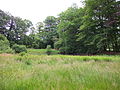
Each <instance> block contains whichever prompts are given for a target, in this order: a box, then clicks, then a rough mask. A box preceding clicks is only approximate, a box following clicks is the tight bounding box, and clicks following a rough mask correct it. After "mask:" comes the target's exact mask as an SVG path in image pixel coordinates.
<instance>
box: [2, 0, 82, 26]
mask: <svg viewBox="0 0 120 90" xmlns="http://www.w3.org/2000/svg"><path fill="white" fill-rule="evenodd" d="M0 3H1V5H0V9H2V10H4V11H9V12H10V13H11V14H12V15H14V16H19V17H21V18H24V19H29V20H31V21H32V22H33V23H34V24H35V23H37V22H39V21H43V20H44V19H45V18H46V17H47V16H51V15H52V16H57V15H58V14H59V13H60V12H62V11H64V10H66V9H67V8H68V7H70V6H71V5H72V4H73V3H77V4H78V5H79V6H81V5H82V4H81V2H80V0H0Z"/></svg>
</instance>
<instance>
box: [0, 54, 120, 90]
mask: <svg viewBox="0 0 120 90" xmlns="http://www.w3.org/2000/svg"><path fill="white" fill-rule="evenodd" d="M119 59H120V56H69V55H52V56H47V55H40V56H38V55H28V54H27V55H24V56H19V55H12V56H0V90H120V85H119V84H120V60H119Z"/></svg>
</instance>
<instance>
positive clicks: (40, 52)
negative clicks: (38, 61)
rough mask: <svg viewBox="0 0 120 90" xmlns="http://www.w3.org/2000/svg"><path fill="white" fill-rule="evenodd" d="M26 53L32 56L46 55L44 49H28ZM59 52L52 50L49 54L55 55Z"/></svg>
mask: <svg viewBox="0 0 120 90" xmlns="http://www.w3.org/2000/svg"><path fill="white" fill-rule="evenodd" d="M28 53H29V54H32V55H46V54H47V53H46V49H28ZM58 53H59V51H57V50H55V49H52V50H51V54H52V55H56V54H58Z"/></svg>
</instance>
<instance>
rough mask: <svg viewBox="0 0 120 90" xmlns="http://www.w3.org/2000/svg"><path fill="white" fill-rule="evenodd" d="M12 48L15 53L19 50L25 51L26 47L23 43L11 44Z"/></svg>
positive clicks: (19, 51)
mask: <svg viewBox="0 0 120 90" xmlns="http://www.w3.org/2000/svg"><path fill="white" fill-rule="evenodd" d="M12 49H13V50H14V51H15V53H21V52H27V49H26V47H25V46H24V45H17V44H15V45H13V47H12Z"/></svg>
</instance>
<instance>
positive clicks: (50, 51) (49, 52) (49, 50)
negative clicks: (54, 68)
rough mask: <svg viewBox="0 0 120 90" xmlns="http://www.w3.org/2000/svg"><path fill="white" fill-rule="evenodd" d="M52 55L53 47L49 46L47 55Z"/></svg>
mask: <svg viewBox="0 0 120 90" xmlns="http://www.w3.org/2000/svg"><path fill="white" fill-rule="evenodd" d="M51 53H52V50H51V46H50V45H47V48H46V54H47V55H50V54H51Z"/></svg>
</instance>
